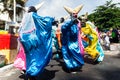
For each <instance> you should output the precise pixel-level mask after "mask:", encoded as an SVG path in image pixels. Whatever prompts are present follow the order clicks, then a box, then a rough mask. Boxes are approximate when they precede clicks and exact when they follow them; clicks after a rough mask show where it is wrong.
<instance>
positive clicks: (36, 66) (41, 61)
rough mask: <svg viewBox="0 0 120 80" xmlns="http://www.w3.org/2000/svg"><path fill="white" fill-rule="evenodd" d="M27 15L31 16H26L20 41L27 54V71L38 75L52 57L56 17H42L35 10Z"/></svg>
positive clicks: (32, 74) (31, 74)
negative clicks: (53, 28) (52, 34)
mask: <svg viewBox="0 0 120 80" xmlns="http://www.w3.org/2000/svg"><path fill="white" fill-rule="evenodd" d="M26 16H31V17H30V18H29V17H26V18H25V20H24V21H23V26H22V27H23V28H21V30H20V41H21V43H22V44H23V47H24V50H25V54H26V73H27V74H28V75H30V76H37V75H38V74H40V73H41V72H42V71H43V70H44V67H45V66H46V65H47V64H48V63H49V61H50V59H51V57H52V37H51V31H52V22H53V21H54V18H51V17H41V16H38V15H37V13H35V12H32V13H29V14H28V15H26ZM27 18H28V19H29V20H28V19H27ZM29 29H31V30H29Z"/></svg>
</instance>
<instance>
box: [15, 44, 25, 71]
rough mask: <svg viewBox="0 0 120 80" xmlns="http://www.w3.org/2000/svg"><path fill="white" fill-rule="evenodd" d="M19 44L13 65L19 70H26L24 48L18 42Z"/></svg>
mask: <svg viewBox="0 0 120 80" xmlns="http://www.w3.org/2000/svg"><path fill="white" fill-rule="evenodd" d="M19 45H20V48H19V51H18V54H17V56H16V59H15V61H14V64H13V65H14V67H16V68H18V69H20V70H26V56H25V52H24V48H23V46H22V44H21V43H20V42H19Z"/></svg>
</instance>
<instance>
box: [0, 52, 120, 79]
mask: <svg viewBox="0 0 120 80" xmlns="http://www.w3.org/2000/svg"><path fill="white" fill-rule="evenodd" d="M113 54H114V53H113ZM119 61H120V55H116V56H113V55H105V58H104V61H103V62H102V63H99V64H93V63H92V61H90V60H89V61H88V60H85V65H84V66H83V68H82V70H81V71H78V72H77V73H76V74H72V73H68V72H66V71H65V69H64V66H63V60H60V61H56V60H51V62H50V63H49V65H48V66H47V67H46V68H45V70H44V72H43V73H42V74H41V76H40V78H39V80H120V62H119ZM24 78H25V75H24V74H22V73H21V72H20V70H18V69H16V68H13V69H11V70H9V71H5V72H3V73H0V80H24Z"/></svg>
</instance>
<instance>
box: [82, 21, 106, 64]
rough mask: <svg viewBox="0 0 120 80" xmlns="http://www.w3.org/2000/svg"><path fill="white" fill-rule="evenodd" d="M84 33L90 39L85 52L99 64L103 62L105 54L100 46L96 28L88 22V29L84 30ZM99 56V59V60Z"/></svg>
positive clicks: (84, 28)
mask: <svg viewBox="0 0 120 80" xmlns="http://www.w3.org/2000/svg"><path fill="white" fill-rule="evenodd" d="M82 32H84V34H86V35H87V37H88V39H89V43H88V46H87V47H86V48H85V51H86V52H87V53H88V54H89V55H90V56H91V57H92V58H93V59H95V60H97V61H98V62H100V61H103V58H104V52H103V49H102V47H101V45H100V42H99V36H98V32H97V31H96V30H95V26H94V25H93V24H92V23H91V22H90V21H88V22H86V27H83V28H82ZM97 56H99V57H98V58H97ZM96 58H97V59H96Z"/></svg>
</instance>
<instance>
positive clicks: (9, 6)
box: [0, 0, 27, 19]
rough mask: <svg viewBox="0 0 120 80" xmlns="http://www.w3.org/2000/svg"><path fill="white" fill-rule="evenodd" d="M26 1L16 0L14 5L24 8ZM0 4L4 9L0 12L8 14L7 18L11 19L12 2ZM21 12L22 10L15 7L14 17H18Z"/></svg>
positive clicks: (7, 1)
mask: <svg viewBox="0 0 120 80" xmlns="http://www.w3.org/2000/svg"><path fill="white" fill-rule="evenodd" d="M26 1H27V0H16V4H18V5H20V6H23V7H24V6H25V3H26ZM0 3H3V7H4V9H3V10H2V11H1V12H2V13H3V12H8V14H9V17H10V18H11V19H13V8H14V5H13V4H14V0H0ZM21 12H22V8H20V7H16V15H18V16H19V14H20V13H21Z"/></svg>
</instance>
